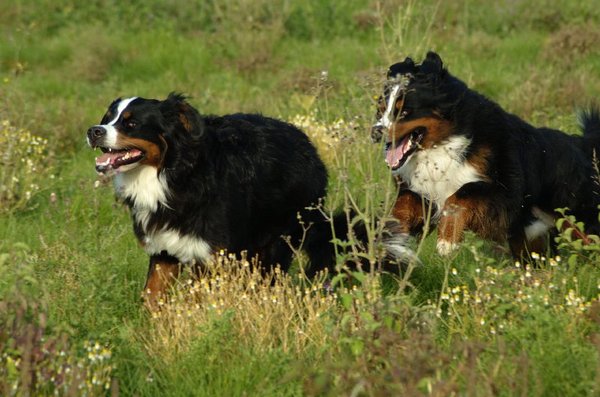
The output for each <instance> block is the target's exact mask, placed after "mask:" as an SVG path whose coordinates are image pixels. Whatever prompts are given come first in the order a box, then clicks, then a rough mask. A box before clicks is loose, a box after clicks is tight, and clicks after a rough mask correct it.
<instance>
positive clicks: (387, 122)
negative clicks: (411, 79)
mask: <svg viewBox="0 0 600 397" xmlns="http://www.w3.org/2000/svg"><path fill="white" fill-rule="evenodd" d="M400 88H401V84H396V85H394V86H393V87H392V89H391V91H390V96H389V97H388V102H387V104H386V105H387V106H386V108H385V112H384V113H383V115H382V116H381V118H380V119H379V120H377V122H376V123H375V127H384V128H390V127H391V126H392V124H393V123H394V118H393V115H394V107H395V106H396V101H397V100H398V94H399V93H400Z"/></svg>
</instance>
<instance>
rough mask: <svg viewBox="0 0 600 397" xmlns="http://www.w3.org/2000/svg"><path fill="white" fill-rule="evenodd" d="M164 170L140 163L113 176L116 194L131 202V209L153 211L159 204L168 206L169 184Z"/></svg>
mask: <svg viewBox="0 0 600 397" xmlns="http://www.w3.org/2000/svg"><path fill="white" fill-rule="evenodd" d="M165 173H166V171H165V170H163V172H161V173H160V174H159V173H158V171H157V169H156V168H155V167H152V166H149V165H142V166H140V167H137V168H135V169H133V170H131V171H128V172H122V173H119V174H117V175H115V177H114V184H115V190H116V192H117V195H118V196H119V197H121V198H123V199H126V200H129V201H130V202H131V203H132V209H133V210H134V211H136V210H142V211H143V210H146V211H150V212H155V211H156V210H157V209H158V206H159V205H163V206H165V207H168V198H169V186H168V184H167V177H166V175H165Z"/></svg>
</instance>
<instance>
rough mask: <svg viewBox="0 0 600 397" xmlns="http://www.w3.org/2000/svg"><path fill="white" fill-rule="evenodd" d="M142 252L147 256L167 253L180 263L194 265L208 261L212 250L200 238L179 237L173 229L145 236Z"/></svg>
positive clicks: (165, 229)
mask: <svg viewBox="0 0 600 397" xmlns="http://www.w3.org/2000/svg"><path fill="white" fill-rule="evenodd" d="M144 243H145V244H144V250H145V251H146V252H147V253H148V254H149V255H154V254H159V253H161V252H162V251H167V252H168V253H169V255H172V256H174V257H176V258H177V259H179V261H180V262H181V263H195V262H204V263H206V262H207V261H209V260H210V257H211V255H212V250H211V248H210V245H208V243H207V242H206V241H204V240H203V239H202V238H199V237H193V236H186V235H181V234H180V233H179V232H178V231H177V230H175V229H167V228H164V229H161V230H158V231H153V232H150V233H148V234H146V236H145V238H144Z"/></svg>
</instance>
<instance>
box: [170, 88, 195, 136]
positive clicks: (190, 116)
mask: <svg viewBox="0 0 600 397" xmlns="http://www.w3.org/2000/svg"><path fill="white" fill-rule="evenodd" d="M161 111H162V113H163V115H164V116H165V118H166V119H167V120H171V122H178V124H180V125H181V126H182V127H183V129H184V130H185V131H187V132H188V133H190V134H192V135H194V136H199V135H201V134H202V121H201V116H200V114H199V113H198V111H197V110H196V109H194V107H193V106H192V105H190V104H189V103H188V102H187V98H186V97H185V96H184V95H183V94H180V93H175V92H172V93H170V94H169V96H168V97H167V99H165V100H164V101H163V102H162V104H161Z"/></svg>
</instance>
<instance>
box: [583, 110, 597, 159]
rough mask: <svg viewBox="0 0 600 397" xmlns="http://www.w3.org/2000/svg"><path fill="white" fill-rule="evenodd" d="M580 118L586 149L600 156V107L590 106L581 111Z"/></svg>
mask: <svg viewBox="0 0 600 397" xmlns="http://www.w3.org/2000/svg"><path fill="white" fill-rule="evenodd" d="M578 118H579V125H580V127H581V130H582V131H583V139H584V141H585V146H586V149H588V150H589V151H590V153H592V152H595V155H596V156H597V157H598V158H600V108H598V106H590V107H589V108H588V109H586V110H583V111H581V112H580V113H579V117H578Z"/></svg>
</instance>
